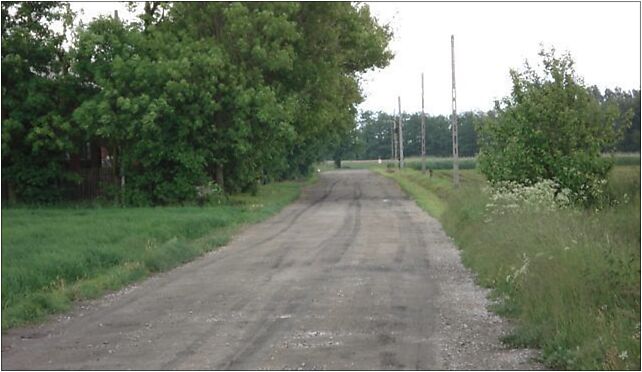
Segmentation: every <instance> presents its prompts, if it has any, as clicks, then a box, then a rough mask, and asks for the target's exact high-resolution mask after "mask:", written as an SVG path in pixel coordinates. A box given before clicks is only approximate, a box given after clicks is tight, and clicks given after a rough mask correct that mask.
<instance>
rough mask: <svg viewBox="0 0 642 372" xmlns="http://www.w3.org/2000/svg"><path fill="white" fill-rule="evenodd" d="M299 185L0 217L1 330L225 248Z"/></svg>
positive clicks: (14, 211)
mask: <svg viewBox="0 0 642 372" xmlns="http://www.w3.org/2000/svg"><path fill="white" fill-rule="evenodd" d="M302 185H303V182H281V183H275V184H269V185H266V186H261V187H260V189H259V192H258V193H257V195H256V196H251V195H245V194H242V195H235V196H232V197H231V198H230V201H229V202H228V203H226V204H223V205H218V206H206V207H162V208H160V207H159V208H114V207H112V208H4V209H2V329H7V328H9V327H13V326H16V325H19V324H23V323H25V322H29V321H34V320H38V319H42V318H43V317H44V316H45V315H47V314H51V313H55V312H59V311H63V310H66V309H68V308H69V307H70V305H71V303H72V301H74V300H77V299H87V298H94V297H97V296H99V295H100V294H102V293H104V292H105V291H107V290H114V289H118V288H120V287H122V286H124V285H126V284H128V283H131V282H133V281H136V280H139V279H141V278H143V277H145V276H147V275H149V274H150V273H154V272H159V271H163V270H167V269H170V268H172V267H175V266H177V265H179V264H181V263H184V262H187V261H189V260H191V259H193V258H194V257H196V256H198V255H201V254H203V253H204V252H206V251H209V250H211V249H213V248H216V247H218V246H221V245H222V244H225V243H226V242H227V241H228V240H229V238H230V236H231V234H232V233H233V232H234V231H236V230H237V229H238V228H239V226H240V225H242V224H246V223H253V222H257V221H259V220H262V219H264V218H266V217H268V216H269V215H272V214H274V213H276V212H277V211H278V210H280V209H281V208H282V207H284V206H285V205H286V204H288V203H290V202H291V201H293V200H294V199H295V198H296V197H297V196H298V195H299V191H300V189H301V186H302Z"/></svg>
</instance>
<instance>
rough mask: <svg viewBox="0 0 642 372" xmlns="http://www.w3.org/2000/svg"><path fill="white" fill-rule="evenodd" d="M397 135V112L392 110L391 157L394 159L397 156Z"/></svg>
mask: <svg viewBox="0 0 642 372" xmlns="http://www.w3.org/2000/svg"><path fill="white" fill-rule="evenodd" d="M396 141H397V135H396V134H395V113H394V110H393V111H392V117H391V120H390V159H391V160H394V159H395V158H396V157H397V145H396V143H395V142H396Z"/></svg>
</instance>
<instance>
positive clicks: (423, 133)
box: [421, 72, 426, 174]
mask: <svg viewBox="0 0 642 372" xmlns="http://www.w3.org/2000/svg"><path fill="white" fill-rule="evenodd" d="M421 173H423V174H426V114H425V113H424V73H423V72H422V73H421Z"/></svg>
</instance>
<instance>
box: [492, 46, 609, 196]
mask: <svg viewBox="0 0 642 372" xmlns="http://www.w3.org/2000/svg"><path fill="white" fill-rule="evenodd" d="M540 56H541V57H542V62H543V72H542V73H541V74H540V73H538V72H537V71H536V70H534V69H533V68H531V67H530V66H528V64H527V65H526V69H525V70H524V71H523V72H517V71H511V77H512V80H513V90H512V94H511V96H510V97H507V98H505V99H504V100H503V103H502V105H500V104H499V103H497V107H496V117H489V118H487V119H486V120H484V121H483V122H482V123H481V125H479V135H480V146H481V152H480V156H479V164H480V170H481V171H482V172H483V173H484V175H486V177H487V178H488V179H489V181H491V182H498V181H515V182H519V183H523V184H532V183H535V182H537V181H538V180H541V179H550V180H554V181H555V182H556V183H557V184H559V185H560V187H561V188H568V189H570V190H571V191H572V192H573V196H574V198H575V199H576V200H577V201H580V202H583V203H585V204H588V203H591V202H595V201H596V200H598V199H599V198H600V197H601V193H602V190H603V184H604V179H605V177H606V174H607V173H608V171H609V169H610V168H611V166H612V160H611V159H608V158H604V157H602V156H601V152H602V151H603V150H609V149H611V148H612V146H613V145H614V144H615V142H616V140H617V139H618V135H619V131H618V130H617V128H616V127H615V119H616V118H617V117H618V115H619V112H618V109H617V107H615V106H614V105H607V106H600V105H599V104H598V102H597V100H596V99H595V98H594V97H593V96H592V95H591V94H590V93H589V91H588V90H587V89H586V88H585V87H584V86H583V84H582V81H581V79H580V78H578V77H577V76H576V74H575V71H574V69H573V60H572V59H571V57H570V56H569V55H564V56H562V57H559V58H558V57H557V56H556V55H555V53H554V50H551V51H548V52H547V51H544V50H542V51H541V52H540Z"/></svg>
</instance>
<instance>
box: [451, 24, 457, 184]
mask: <svg viewBox="0 0 642 372" xmlns="http://www.w3.org/2000/svg"><path fill="white" fill-rule="evenodd" d="M450 52H451V57H452V72H453V91H452V95H453V115H452V123H451V126H452V133H453V183H454V185H455V187H459V141H458V139H457V93H456V90H455V35H451V36H450Z"/></svg>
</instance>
